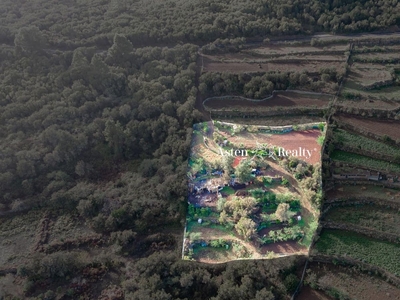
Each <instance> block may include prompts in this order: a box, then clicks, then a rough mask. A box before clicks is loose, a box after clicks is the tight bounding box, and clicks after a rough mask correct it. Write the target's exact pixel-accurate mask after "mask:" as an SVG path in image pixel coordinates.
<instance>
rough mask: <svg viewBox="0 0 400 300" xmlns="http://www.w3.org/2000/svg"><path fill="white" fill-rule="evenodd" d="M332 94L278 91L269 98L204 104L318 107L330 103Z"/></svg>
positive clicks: (219, 100) (231, 106)
mask: <svg viewBox="0 0 400 300" xmlns="http://www.w3.org/2000/svg"><path fill="white" fill-rule="evenodd" d="M330 98H331V97H330V96H326V95H324V96H322V95H312V94H309V95H307V94H300V93H295V92H285V93H277V94H274V96H273V97H272V98H270V99H267V100H262V101H257V102H255V101H249V100H233V99H218V98H214V99H210V100H208V101H207V102H206V103H205V104H204V105H205V106H206V107H207V108H211V109H222V108H230V109H238V108H242V107H247V108H269V107H271V108H273V107H296V106H299V107H318V108H323V107H327V106H328V105H329V100H330Z"/></svg>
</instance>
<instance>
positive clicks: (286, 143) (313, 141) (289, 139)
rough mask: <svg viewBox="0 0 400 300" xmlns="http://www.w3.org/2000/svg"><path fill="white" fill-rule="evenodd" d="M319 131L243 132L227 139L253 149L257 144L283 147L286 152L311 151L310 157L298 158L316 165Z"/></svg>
mask: <svg viewBox="0 0 400 300" xmlns="http://www.w3.org/2000/svg"><path fill="white" fill-rule="evenodd" d="M320 135H321V131H320V130H318V129H312V130H307V131H292V132H288V133H285V134H270V135H267V134H260V133H249V132H245V133H242V134H240V135H237V136H234V137H231V138H229V140H230V142H232V143H233V144H237V145H240V144H243V145H244V146H245V147H247V148H255V147H256V146H257V142H258V143H264V144H270V145H274V146H277V147H283V148H284V149H286V150H289V149H290V150H294V149H299V147H301V148H302V149H308V150H310V151H312V154H311V157H309V158H306V157H299V158H300V159H302V160H304V161H306V162H308V163H310V164H316V163H320V162H321V154H320V153H321V145H319V144H318V143H317V138H318V136H320Z"/></svg>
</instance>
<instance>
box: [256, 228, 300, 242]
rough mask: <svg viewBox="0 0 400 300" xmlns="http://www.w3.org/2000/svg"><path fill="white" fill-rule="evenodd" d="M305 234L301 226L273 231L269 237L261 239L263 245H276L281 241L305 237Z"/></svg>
mask: <svg viewBox="0 0 400 300" xmlns="http://www.w3.org/2000/svg"><path fill="white" fill-rule="evenodd" d="M303 235H304V232H303V230H302V229H301V228H300V227H299V226H293V227H287V228H282V229H279V230H271V231H270V232H269V233H268V236H266V237H262V238H260V242H261V244H269V243H276V242H280V241H291V240H297V239H299V238H301V237H303Z"/></svg>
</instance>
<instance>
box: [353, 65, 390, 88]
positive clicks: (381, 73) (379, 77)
mask: <svg viewBox="0 0 400 300" xmlns="http://www.w3.org/2000/svg"><path fill="white" fill-rule="evenodd" d="M391 79H392V75H391V74H390V71H389V68H387V67H386V66H385V65H379V64H369V63H365V64H364V63H353V64H352V66H351V69H350V73H349V76H348V80H349V81H353V82H354V83H356V84H359V85H361V86H367V85H370V84H374V83H376V82H381V81H387V80H391Z"/></svg>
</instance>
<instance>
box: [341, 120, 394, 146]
mask: <svg viewBox="0 0 400 300" xmlns="http://www.w3.org/2000/svg"><path fill="white" fill-rule="evenodd" d="M334 119H335V120H337V121H338V122H339V123H345V124H350V125H352V126H354V127H356V128H359V130H362V131H366V132H371V133H373V134H376V135H378V136H384V135H387V136H390V137H391V138H392V139H395V140H400V130H399V128H400V122H399V121H392V120H377V119H365V118H361V117H356V116H352V115H345V114H341V115H337V116H335V117H334Z"/></svg>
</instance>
